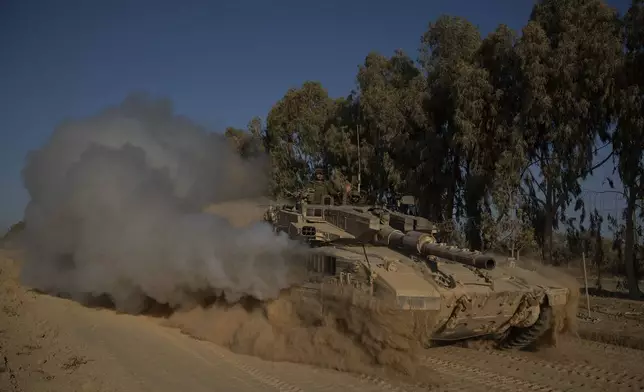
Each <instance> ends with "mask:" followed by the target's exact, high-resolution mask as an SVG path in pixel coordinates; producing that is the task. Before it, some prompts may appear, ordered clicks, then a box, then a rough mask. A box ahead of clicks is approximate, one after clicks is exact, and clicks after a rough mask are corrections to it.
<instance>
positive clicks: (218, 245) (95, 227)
mask: <svg viewBox="0 0 644 392" xmlns="http://www.w3.org/2000/svg"><path fill="white" fill-rule="evenodd" d="M267 163H268V162H267V161H266V160H265V159H264V158H261V157H260V158H257V159H254V160H243V159H241V158H240V157H239V156H238V154H237V153H236V152H235V151H234V150H233V149H232V148H231V147H230V146H229V144H228V142H227V141H226V140H225V139H224V138H223V136H222V135H219V134H214V133H209V132H207V131H206V130H205V129H203V128H202V127H200V126H199V125H197V124H195V123H193V122H191V121H190V120H188V119H187V118H184V117H181V116H178V115H176V114H175V113H174V112H173V108H172V104H171V103H170V102H169V101H167V100H164V99H152V98H150V97H148V96H146V95H143V94H134V95H130V96H128V97H127V98H126V99H125V100H124V101H123V102H122V103H121V104H119V105H117V106H114V107H110V108H107V109H105V110H103V111H101V112H100V113H98V114H96V115H93V116H90V117H87V118H82V119H78V120H68V121H65V122H63V123H62V124H60V125H59V126H58V127H57V128H56V129H55V130H54V132H53V134H52V135H51V138H50V139H49V140H48V141H47V142H46V144H45V145H44V146H43V147H42V148H40V149H39V150H36V151H33V152H31V153H30V154H29V156H28V157H27V163H26V166H25V168H24V169H23V180H24V185H25V187H26V188H27V190H28V192H29V195H30V197H31V200H30V202H29V204H28V206H27V208H26V211H25V223H26V232H25V239H26V248H27V255H26V262H25V264H24V266H23V269H22V273H21V278H22V281H23V283H25V284H27V285H28V286H31V287H34V288H36V289H39V290H42V291H46V292H53V293H57V294H65V295H69V296H72V297H73V298H75V299H82V298H83V297H84V296H88V295H89V296H101V295H107V296H109V297H110V299H111V300H112V301H113V302H114V304H115V306H116V307H117V308H118V309H120V310H123V311H127V312H139V311H141V310H143V307H144V305H145V303H146V299H148V298H151V299H153V300H154V301H156V302H158V303H162V304H168V305H170V306H172V307H181V306H185V305H186V304H189V303H192V302H194V298H195V293H203V295H219V296H221V295H223V296H225V298H226V299H227V300H228V301H231V302H234V301H236V300H238V299H239V298H241V297H243V296H252V297H254V298H257V299H260V300H265V299H269V298H275V297H277V296H278V294H279V292H280V290H282V289H284V288H286V287H289V285H290V284H291V283H292V281H291V280H290V279H291V276H292V274H290V271H289V264H290V263H289V260H292V259H293V258H294V257H296V256H297V254H298V252H299V250H298V247H297V246H295V245H294V243H292V242H291V241H289V240H288V239H287V238H285V237H284V236H276V235H275V234H274V233H273V232H272V230H271V228H270V227H269V226H268V225H265V224H261V223H258V224H255V225H251V226H248V227H243V228H240V227H233V226H232V225H231V224H230V223H229V222H228V221H227V220H226V219H223V218H221V217H217V216H215V215H213V214H207V213H204V212H203V209H204V207H205V206H207V205H208V204H210V203H216V202H224V201H227V200H234V199H238V198H243V197H255V196H259V195H262V194H264V193H265V190H266V186H267V180H266V179H267V175H266V174H267V170H269V168H268V165H267Z"/></svg>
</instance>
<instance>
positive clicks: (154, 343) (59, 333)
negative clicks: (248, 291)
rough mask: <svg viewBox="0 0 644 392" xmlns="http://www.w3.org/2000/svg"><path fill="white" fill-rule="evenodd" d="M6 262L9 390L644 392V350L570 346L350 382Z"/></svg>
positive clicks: (1, 342) (451, 356) (4, 352)
mask: <svg viewBox="0 0 644 392" xmlns="http://www.w3.org/2000/svg"><path fill="white" fill-rule="evenodd" d="M7 256H8V255H7V254H6V253H5V254H1V255H0V279H1V286H0V287H1V296H0V298H2V304H1V305H0V309H1V313H0V317H1V318H0V351H1V354H0V360H1V361H3V362H0V391H3V392H4V391H20V392H25V391H29V392H31V391H34V392H36V391H180V390H183V391H194V392H198V391H213V390H230V391H232V390H234V391H242V392H243V391H271V390H273V391H331V390H342V391H392V390H400V391H402V390H406V391H420V390H428V389H432V390H445V391H458V390H462V391H476V390H480V391H485V390H500V391H521V390H526V391H535V390H539V391H568V390H575V391H576V390H579V391H581V390H584V391H590V390H598V391H599V390H610V391H618V390H640V388H644V370H643V368H642V365H641V364H642V363H644V352H642V351H638V350H630V349H624V348H619V347H617V346H610V345H603V344H599V343H593V342H589V341H579V340H572V339H569V340H565V341H563V342H562V343H561V345H560V347H559V348H557V349H550V350H544V351H540V352H538V353H518V352H513V353H511V354H508V353H502V352H498V351H490V350H475V349H466V348H459V347H443V348H435V349H431V350H427V355H426V357H425V358H424V360H423V361H424V363H423V365H425V366H427V371H428V372H432V373H433V374H436V378H435V384H434V385H425V386H418V385H416V386H413V385H406V384H404V383H402V382H401V381H394V380H387V381H384V380H380V379H376V378H374V377H366V376H363V377H361V376H357V375H350V374H347V373H340V372H335V371H331V370H324V369H317V368H313V367H310V366H306V365H300V364H290V363H273V362H268V361H263V360H260V359H257V358H254V357H246V356H241V355H237V354H233V353H231V352H230V351H228V350H226V349H224V348H221V347H218V346H216V345H214V344H211V343H209V342H203V341H198V340H195V339H193V338H190V337H188V336H185V335H183V334H181V333H180V332H179V331H177V330H175V329H171V328H168V327H165V326H163V325H161V321H160V320H159V319H154V318H150V317H146V316H130V315H120V314H115V313H114V312H113V311H110V310H105V309H91V308H86V307H83V306H80V305H79V304H77V303H75V302H72V301H69V300H65V299H60V298H55V297H51V296H48V295H41V294H36V293H33V292H29V291H26V290H25V289H24V288H22V287H20V286H19V285H18V284H17V281H16V278H17V273H18V270H17V265H16V264H17V263H15V262H14V261H12V259H11V257H7Z"/></svg>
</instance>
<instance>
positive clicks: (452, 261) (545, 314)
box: [265, 196, 568, 349]
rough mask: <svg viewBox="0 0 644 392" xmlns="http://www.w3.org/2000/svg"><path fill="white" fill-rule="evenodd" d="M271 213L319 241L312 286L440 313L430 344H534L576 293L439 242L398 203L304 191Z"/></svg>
mask: <svg viewBox="0 0 644 392" xmlns="http://www.w3.org/2000/svg"><path fill="white" fill-rule="evenodd" d="M405 211H408V210H405ZM265 219H266V220H267V221H268V222H270V223H271V224H272V225H273V227H274V229H275V231H277V232H284V233H287V234H288V235H289V236H290V238H292V239H295V240H300V241H303V242H306V243H307V244H308V245H309V246H310V247H311V252H310V256H309V259H308V260H307V261H306V270H307V273H306V275H307V280H306V283H304V284H303V285H302V289H303V290H307V291H309V292H314V293H321V294H324V289H323V288H324V287H340V288H342V287H346V288H351V289H352V290H354V291H357V292H360V293H362V294H364V295H365V296H368V297H372V298H374V299H376V300H382V301H388V302H389V303H393V304H394V306H395V308H396V311H400V312H422V311H426V312H431V313H432V314H433V315H434V317H435V320H436V322H435V323H433V327H432V330H431V331H429V333H428V334H427V336H429V337H430V338H429V341H428V342H424V343H425V345H427V346H430V345H431V344H432V343H435V342H441V341H443V342H453V341H459V340H466V339H471V338H490V339H492V340H494V341H496V342H497V346H498V348H500V349H521V348H525V347H527V346H529V345H531V344H532V343H534V342H535V341H537V340H538V339H539V338H541V337H542V336H543V335H544V334H545V333H546V332H548V331H549V330H550V329H551V328H552V327H553V323H554V317H553V309H557V308H562V307H563V306H564V305H565V304H566V301H567V298H568V289H567V288H565V287H562V286H561V285H559V284H557V283H556V282H554V281H551V280H549V279H548V278H546V277H544V276H542V275H540V274H539V273H537V272H535V271H531V270H527V269H523V268H520V267H518V266H516V265H515V263H513V262H512V260H511V259H507V258H506V259H504V260H500V259H499V258H498V257H496V256H493V255H490V254H486V253H480V252H477V251H470V250H468V249H463V248H458V247H455V246H450V245H448V244H445V243H441V242H439V238H440V233H439V231H438V229H437V228H436V226H435V225H434V224H432V222H430V221H429V220H427V219H425V218H422V217H418V216H415V215H410V214H406V213H403V212H401V211H396V210H395V208H393V207H390V208H385V207H378V206H368V205H334V203H333V199H332V198H331V197H329V196H326V197H324V198H323V203H322V204H309V203H307V202H306V200H305V198H303V199H301V200H300V201H299V202H297V203H294V204H293V205H281V206H272V207H269V209H268V210H267V212H266V215H265Z"/></svg>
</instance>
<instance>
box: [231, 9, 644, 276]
mask: <svg viewBox="0 0 644 392" xmlns="http://www.w3.org/2000/svg"><path fill="white" fill-rule="evenodd" d="M643 3H644V0H634V1H633V5H632V7H631V9H630V10H629V12H628V13H627V15H625V16H624V17H623V18H622V19H621V20H620V18H619V17H618V15H617V13H616V12H615V11H614V10H613V9H611V8H610V7H608V6H607V5H606V4H605V3H604V2H603V1H601V0H542V1H538V2H536V4H535V5H534V7H533V10H532V13H531V15H530V18H529V20H528V21H527V23H526V25H525V26H524V27H523V30H522V34H521V36H520V38H518V35H517V33H516V32H514V31H512V30H511V29H510V28H508V27H507V26H506V25H503V24H501V25H499V26H498V27H497V28H496V29H495V30H494V31H492V32H491V33H490V34H488V35H487V36H486V37H482V36H481V34H480V32H479V30H478V28H477V27H476V26H475V25H473V24H472V23H470V22H469V21H467V20H466V19H464V18H461V17H455V16H446V15H444V16H440V17H439V18H438V19H436V20H435V21H434V22H432V23H429V24H428V27H427V31H426V32H425V33H424V34H423V35H422V36H421V37H420V43H419V58H418V61H417V62H415V61H414V60H412V59H411V58H410V57H409V56H408V55H406V54H405V53H403V52H402V51H396V52H394V53H393V55H391V56H385V55H383V54H380V53H375V52H372V53H369V54H367V56H366V57H365V60H364V63H363V64H361V65H360V66H359V68H358V72H357V75H356V89H355V91H352V92H351V94H349V95H348V96H347V97H343V98H332V97H329V95H328V93H327V91H326V90H325V89H324V88H323V86H322V85H321V84H320V83H319V82H313V81H307V82H305V83H303V84H302V86H300V87H299V88H292V89H289V90H288V91H287V92H286V94H285V95H284V97H283V98H282V99H280V100H279V101H278V102H277V103H276V104H275V105H274V106H273V108H272V109H271V110H270V112H269V113H268V116H267V121H266V126H265V128H262V125H261V121H259V120H258V119H254V120H253V121H251V124H249V127H248V128H249V129H248V130H247V131H241V130H235V129H232V128H231V129H229V130H227V133H226V134H227V136H228V137H229V138H230V139H231V140H232V141H233V142H234V143H235V145H236V146H237V148H238V150H239V151H240V153H242V154H244V155H252V154H256V153H258V152H261V151H266V152H268V154H269V156H270V158H271V160H272V164H273V191H274V193H275V194H276V195H282V194H284V193H288V192H293V191H295V190H296V189H298V188H300V187H302V185H303V183H304V182H306V181H308V180H309V176H310V175H311V173H312V168H313V167H314V166H316V165H322V166H324V167H326V168H327V169H328V171H329V174H330V175H331V176H332V177H333V178H336V179H341V180H340V181H341V182H342V181H345V180H348V181H351V182H352V183H353V186H354V187H356V186H357V185H358V180H357V179H358V178H360V187H361V190H362V191H363V192H366V194H367V195H368V199H369V200H370V201H372V202H373V201H375V200H381V199H382V198H383V197H387V196H388V195H393V194H402V193H404V194H411V195H414V196H415V197H416V199H417V200H418V206H419V210H420V213H421V214H422V215H424V216H426V217H428V218H430V219H432V220H434V221H436V222H438V223H441V224H443V225H447V226H450V227H462V228H463V229H464V230H463V232H462V233H456V232H455V233H454V234H453V235H454V238H456V237H459V238H463V240H464V241H466V242H467V244H468V246H469V247H471V248H474V249H489V248H495V249H503V250H506V251H508V253H516V251H521V252H523V251H527V250H532V249H534V248H539V249H540V250H541V253H542V255H543V257H544V259H545V260H552V259H553V258H554V257H555V255H554V254H555V253H559V254H561V252H559V251H555V250H554V249H553V248H554V247H555V245H556V244H555V242H557V240H558V239H559V238H560V237H559V236H556V235H555V233H556V230H557V229H558V228H559V224H560V223H566V224H567V227H568V234H567V238H568V247H567V250H566V252H573V251H574V252H577V254H579V252H581V251H587V252H588V254H589V255H591V256H592V257H593V258H594V260H595V262H596V264H597V265H600V264H601V263H603V262H604V259H606V253H605V252H604V248H605V244H603V242H602V241H603V240H601V239H602V238H603V237H602V234H601V232H602V222H603V221H602V219H601V217H600V216H599V214H598V213H597V212H596V211H594V212H593V214H591V216H590V227H589V228H586V227H584V226H583V225H584V224H585V222H584V220H585V218H586V211H585V206H584V205H583V202H582V201H581V199H580V197H579V196H580V193H581V188H580V181H581V180H583V179H584V178H586V176H588V175H589V174H591V173H592V172H593V170H594V169H596V168H597V167H598V166H599V164H603V163H605V162H606V161H608V159H606V160H604V161H602V162H600V163H599V164H595V165H593V162H594V159H595V158H596V153H597V148H596V143H597V142H598V141H601V142H603V143H612V144H613V153H612V154H611V155H610V156H612V157H614V158H615V160H616V162H617V172H618V174H619V176H620V178H621V179H622V181H623V183H624V185H625V192H624V194H625V195H626V196H627V197H628V199H629V200H630V201H631V202H630V204H629V206H630V207H629V208H630V209H629V210H628V211H627V212H628V214H630V215H628V214H627V224H626V226H625V228H624V230H625V232H629V230H630V231H631V232H633V231H634V224H633V222H632V221H633V219H630V220H631V222H630V223H628V221H629V218H628V216H631V217H633V216H634V210H635V208H636V207H637V204H636V203H635V201H636V200H638V199H640V198H642V197H643V196H644V183H643V182H642V174H643V173H644V163H643V162H644V159H643V158H644V143H643V142H642V140H644V114H643V113H644V76H643V75H644V73H643V72H642V71H641V70H642V69H644V27H643V26H644V11H643V10H644V6H643ZM615 124H617V127H616V128H614V127H613V125H615ZM250 146H255V147H256V148H250ZM260 147H261V148H260ZM610 156H609V158H610ZM572 203H574V205H575V211H577V213H579V214H581V217H580V219H579V221H576V220H574V219H572V218H568V217H567V216H565V214H564V211H565V210H566V209H567V207H568V206H569V205H571V204H572ZM631 237H632V236H631ZM561 238H563V237H561ZM598 238H599V239H598ZM625 238H626V242H627V243H629V236H628V235H625ZM632 242H633V241H632V238H631V241H630V243H629V244H628V245H627V248H628V247H629V246H630V248H631V253H629V255H630V254H632V248H633V247H634V244H633V243H632ZM600 244H602V245H600ZM558 249H560V250H561V248H558ZM574 252H573V253H574ZM602 252H604V253H602ZM564 253H565V252H564ZM625 257H626V256H625ZM628 257H630V256H628ZM626 264H628V262H626Z"/></svg>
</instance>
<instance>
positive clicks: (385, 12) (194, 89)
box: [0, 0, 629, 232]
mask: <svg viewBox="0 0 644 392" xmlns="http://www.w3.org/2000/svg"><path fill="white" fill-rule="evenodd" d="M219 3H221V4H219ZM225 3H228V4H225ZM609 3H610V4H611V5H613V6H615V7H617V9H618V10H619V11H620V12H622V13H623V12H625V10H626V9H627V8H628V4H629V0H611V1H609ZM532 4H533V1H530V0H514V1H509V0H496V1H491V0H488V1H477V0H452V1H442V2H439V1H429V0H422V1H420V0H405V1H399V2H394V1H384V0H370V1H367V0H353V1H350V0H344V1H338V0H326V1H307V0H300V1H293V0H282V1H275V0H273V1H271V0H255V1H251V0H235V1H228V2H225V1H221V2H218V1H205V0H203V1H201V0H181V1H179V0H176V1H169V0H130V1H123V0H109V1H108V0H39V1H37V0H0V232H2V231H3V228H4V227H7V226H8V225H10V224H11V223H13V222H15V221H17V220H19V219H21V217H22V214H23V209H24V206H25V205H26V203H27V201H28V194H27V192H26V191H25V190H24V188H23V186H22V179H21V176H20V171H21V169H22V166H23V164H24V158H25V154H26V153H27V152H28V151H29V150H32V149H36V148H38V147H39V146H40V145H42V144H43V143H44V142H45V141H46V139H47V138H48V136H49V134H50V133H51V132H52V131H53V129H54V127H55V126H56V125H57V124H58V123H59V122H60V121H61V120H63V119H65V118H68V117H78V116H85V115H90V114H93V113H95V112H96V111H98V110H100V109H102V108H103V107H105V106H107V105H112V104H117V103H119V102H120V101H121V100H122V99H123V98H124V97H125V96H126V95H127V94H128V93H129V92H132V91H146V92H150V93H152V94H155V95H163V96H166V97H168V98H170V99H172V100H173V101H174V103H175V107H176V109H177V111H178V112H180V113H181V114H185V115H188V116H189V117H191V118H192V119H193V120H195V121H197V122H200V123H202V124H203V125H205V126H207V127H209V128H210V129H212V130H214V131H218V130H219V131H220V130H223V129H224V128H225V127H226V126H237V127H245V126H246V124H247V122H248V121H249V120H250V119H251V118H252V117H253V116H256V115H258V116H261V117H262V118H265V116H266V114H267V113H268V111H269V110H270V108H271V106H272V105H273V104H274V103H275V102H276V101H277V100H278V99H279V98H281V97H282V95H283V94H284V93H285V92H286V90H287V89H288V88H290V87H297V86H298V85H300V84H301V83H302V82H304V81H306V80H319V81H320V82H322V84H323V85H324V86H325V87H326V88H327V89H328V90H329V93H330V94H331V95H332V96H343V95H345V94H347V93H348V92H349V91H350V89H351V88H353V87H354V85H355V75H356V71H357V66H358V65H359V64H360V63H362V62H363V60H364V57H365V55H366V54H367V53H368V52H369V51H372V50H375V51H379V52H381V53H383V54H387V55H390V54H392V53H393V51H394V50H395V49H397V48H401V49H403V50H405V51H406V52H407V53H409V54H410V55H412V56H413V57H414V58H415V57H416V54H417V48H418V44H419V41H420V36H421V35H422V33H423V32H424V31H425V30H426V28H427V25H428V23H429V22H430V21H433V20H435V19H436V18H437V17H438V16H440V15H441V14H451V15H459V16H463V17H466V18H467V19H469V20H470V21H471V22H473V23H474V24H476V25H478V26H479V28H480V30H481V32H482V33H483V34H487V33H489V32H490V31H491V30H493V29H494V28H495V27H496V25H498V24H499V23H505V24H507V25H509V26H510V27H511V28H513V29H516V30H519V29H521V27H522V26H523V25H524V24H525V23H526V21H527V19H528V17H529V14H530V10H531V7H532ZM611 170H612V169H611V168H608V169H606V170H605V172H607V173H600V174H599V175H598V177H600V176H601V174H609V173H610V171H611ZM601 177H603V176H601ZM586 187H588V188H591V189H599V187H600V184H599V180H591V181H589V184H588V185H586ZM590 197H591V199H592V198H593V197H592V196H590ZM607 203H608V204H610V205H612V199H611V200H609V201H607Z"/></svg>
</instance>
